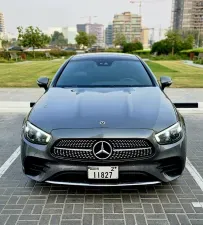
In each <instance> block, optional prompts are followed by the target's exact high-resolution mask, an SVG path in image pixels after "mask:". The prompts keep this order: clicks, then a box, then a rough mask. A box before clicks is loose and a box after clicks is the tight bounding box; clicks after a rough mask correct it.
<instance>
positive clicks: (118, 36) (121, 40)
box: [114, 33, 126, 46]
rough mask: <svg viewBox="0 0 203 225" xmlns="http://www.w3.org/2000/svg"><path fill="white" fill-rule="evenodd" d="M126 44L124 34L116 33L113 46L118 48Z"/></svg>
mask: <svg viewBox="0 0 203 225" xmlns="http://www.w3.org/2000/svg"><path fill="white" fill-rule="evenodd" d="M125 43H126V37H125V35H124V34H122V33H117V34H116V37H115V40H114V45H116V46H117V45H120V46H124V44H125Z"/></svg>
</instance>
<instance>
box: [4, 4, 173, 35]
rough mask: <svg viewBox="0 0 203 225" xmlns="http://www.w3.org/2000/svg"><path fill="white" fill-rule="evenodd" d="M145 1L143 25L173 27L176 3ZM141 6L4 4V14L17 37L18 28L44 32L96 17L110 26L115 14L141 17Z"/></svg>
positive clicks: (95, 19)
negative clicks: (32, 27)
mask: <svg viewBox="0 0 203 225" xmlns="http://www.w3.org/2000/svg"><path fill="white" fill-rule="evenodd" d="M134 1H136V2H139V1H140V0H134ZM142 1H143V3H142V18H143V19H142V20H143V25H145V26H147V27H149V28H152V27H153V28H159V27H160V26H161V27H162V29H163V28H168V27H169V26H170V21H171V5H172V0H142ZM138 6H139V4H132V3H130V0H0V11H1V12H2V13H3V14H4V19H5V26H6V30H7V32H10V33H16V32H17V30H16V27H17V26H23V27H26V26H30V25H32V26H38V27H39V28H40V29H42V30H47V29H48V28H49V27H64V26H69V27H70V26H76V24H78V23H86V22H88V16H92V22H93V23H102V24H104V25H105V26H106V25H108V24H109V23H111V22H112V21H113V16H114V14H119V13H122V12H125V11H130V12H132V13H139V7H138ZM94 16H97V17H95V18H94ZM81 17H85V18H81Z"/></svg>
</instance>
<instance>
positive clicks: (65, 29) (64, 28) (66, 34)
mask: <svg viewBox="0 0 203 225" xmlns="http://www.w3.org/2000/svg"><path fill="white" fill-rule="evenodd" d="M68 29H69V27H62V29H61V31H62V33H63V36H64V38H66V39H68Z"/></svg>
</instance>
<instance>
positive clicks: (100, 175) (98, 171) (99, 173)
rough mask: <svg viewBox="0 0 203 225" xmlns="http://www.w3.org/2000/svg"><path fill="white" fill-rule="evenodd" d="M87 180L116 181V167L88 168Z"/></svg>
mask: <svg viewBox="0 0 203 225" xmlns="http://www.w3.org/2000/svg"><path fill="white" fill-rule="evenodd" d="M88 179H107V180H109V179H118V166H89V167H88Z"/></svg>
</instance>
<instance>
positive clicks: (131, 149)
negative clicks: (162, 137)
mask: <svg viewBox="0 0 203 225" xmlns="http://www.w3.org/2000/svg"><path fill="white" fill-rule="evenodd" d="M151 149H152V148H151V147H149V148H126V149H125V148H124V149H122V148H121V149H114V150H113V152H125V151H139V150H151Z"/></svg>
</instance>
